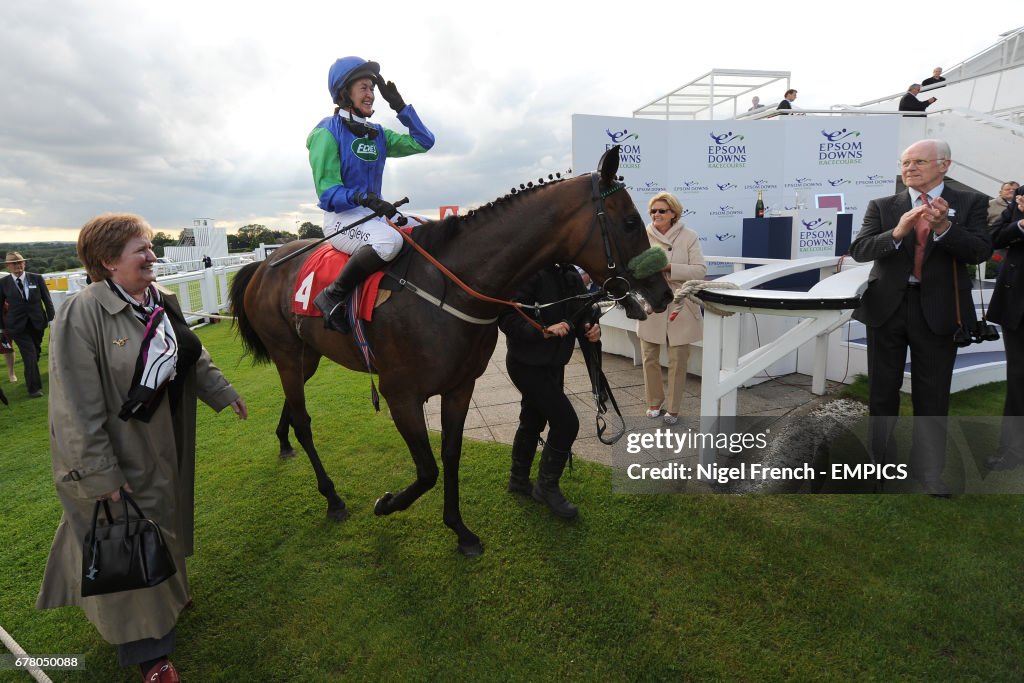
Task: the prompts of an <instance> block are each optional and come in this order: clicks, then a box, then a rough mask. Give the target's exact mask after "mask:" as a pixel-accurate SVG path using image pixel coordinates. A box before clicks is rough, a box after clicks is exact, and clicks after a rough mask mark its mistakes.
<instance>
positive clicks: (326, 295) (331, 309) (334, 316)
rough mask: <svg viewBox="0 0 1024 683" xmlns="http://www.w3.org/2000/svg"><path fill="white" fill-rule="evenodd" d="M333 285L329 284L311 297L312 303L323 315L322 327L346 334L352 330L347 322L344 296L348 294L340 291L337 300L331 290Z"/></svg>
mask: <svg viewBox="0 0 1024 683" xmlns="http://www.w3.org/2000/svg"><path fill="white" fill-rule="evenodd" d="M333 286H334V285H330V286H329V287H326V288H325V289H324V290H323V291H322V292H320V293H319V294H317V295H316V298H315V299H313V304H314V305H315V306H316V307H317V308H319V309H320V312H321V313H323V315H324V327H326V328H327V329H329V330H334V331H335V332H341V333H342V334H348V333H349V332H351V331H352V326H351V325H349V324H348V305H347V304H346V303H345V298H347V296H348V294H347V293H342V295H341V299H340V300H339V298H338V297H337V296H335V295H334V294H333V293H332V292H331V287H333Z"/></svg>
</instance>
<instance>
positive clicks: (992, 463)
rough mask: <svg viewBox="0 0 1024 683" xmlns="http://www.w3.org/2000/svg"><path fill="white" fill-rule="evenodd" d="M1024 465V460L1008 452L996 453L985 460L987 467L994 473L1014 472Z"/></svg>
mask: <svg viewBox="0 0 1024 683" xmlns="http://www.w3.org/2000/svg"><path fill="white" fill-rule="evenodd" d="M1021 465H1024V458H1022V457H1021V456H1020V455H1015V454H1010V453H1007V452H1006V451H996V452H995V453H993V454H992V455H990V456H988V458H986V459H985V467H986V468H988V469H990V470H992V471H993V472H1002V471H1005V470H1012V469H1014V468H1016V467H1020V466H1021Z"/></svg>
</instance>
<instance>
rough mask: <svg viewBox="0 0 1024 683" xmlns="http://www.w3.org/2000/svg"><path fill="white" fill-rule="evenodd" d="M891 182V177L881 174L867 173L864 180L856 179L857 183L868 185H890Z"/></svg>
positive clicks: (855, 182)
mask: <svg viewBox="0 0 1024 683" xmlns="http://www.w3.org/2000/svg"><path fill="white" fill-rule="evenodd" d="M891 183H892V179H891V178H887V177H886V176H884V175H881V174H872V175H866V176H864V179H863V180H856V181H854V184H855V185H868V186H871V187H881V186H882V185H889V184H891Z"/></svg>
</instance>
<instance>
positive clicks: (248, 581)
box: [0, 325, 1024, 682]
mask: <svg viewBox="0 0 1024 683" xmlns="http://www.w3.org/2000/svg"><path fill="white" fill-rule="evenodd" d="M199 334H200V336H201V338H202V339H203V341H204V343H205V344H206V345H207V347H208V348H209V349H210V351H211V353H212V354H213V357H214V359H215V360H216V361H217V362H218V364H219V365H220V367H221V368H222V369H223V370H224V372H225V374H227V375H228V377H229V378H230V379H231V380H232V382H233V383H234V384H235V385H236V386H237V387H238V388H239V390H240V391H241V392H242V394H243V395H244V396H245V398H246V400H247V402H248V403H249V407H250V411H251V417H250V419H249V421H248V422H244V423H243V422H239V421H238V420H237V419H236V418H235V417H234V415H233V414H231V413H230V411H226V412H225V413H222V414H220V415H215V414H213V412H212V411H210V410H209V409H207V408H205V407H204V406H201V407H200V421H199V449H198V450H199V454H198V458H199V465H198V468H199V469H198V484H197V519H196V525H197V528H196V537H197V548H196V554H195V556H194V557H193V558H192V559H191V560H190V562H189V565H188V569H189V576H190V580H191V584H192V591H193V594H194V597H195V606H194V607H193V608H192V609H190V610H188V611H186V612H184V613H183V614H182V616H181V618H180V620H179V622H178V650H177V652H176V654H175V657H174V661H175V663H176V665H177V666H178V667H179V669H180V671H181V672H182V674H183V676H184V678H185V680H186V681H189V682H195V681H201V682H207V681H234V680H249V679H256V680H267V681H334V680H357V681H358V680H396V681H426V680H485V681H486V680H502V681H504V680H556V679H567V680H602V681H604V680H614V681H618V680H668V681H689V680H694V681H707V680H745V681H761V680H800V681H814V680H821V681H832V680H835V681H846V680H866V681H893V680H912V681H916V680H921V681H933V680H943V681H945V680H980V681H1010V680H1021V674H1020V666H1021V665H1020V655H1019V653H1020V652H1022V651H1024V609H1022V608H1024V601H1022V598H1021V590H1020V579H1021V572H1022V568H1024V499H1022V498H1021V497H1019V496H959V497H956V498H954V499H952V500H941V499H935V498H930V497H927V496H915V495H907V496H896V495H892V496H871V495H862V496H852V495H851V496H750V497H745V496H733V497H726V496H683V495H675V496H673V495H665V496H655V495H646V496H643V495H638V496H629V495H616V494H613V493H611V472H610V470H609V469H608V468H606V467H603V466H600V465H595V464H592V463H586V462H578V464H577V467H576V469H575V471H574V472H573V473H572V474H571V475H568V476H567V478H566V479H565V480H564V487H563V488H564V489H565V491H566V493H567V495H568V496H569V498H570V499H572V500H574V501H575V502H577V503H578V504H579V506H580V509H581V514H580V518H579V519H578V520H576V521H575V522H570V523H565V522H562V521H560V520H557V519H555V518H553V517H552V516H551V515H550V514H548V513H547V512H546V511H545V509H543V508H541V507H540V506H539V505H537V504H535V503H533V502H532V501H526V500H523V499H521V498H519V497H513V496H510V495H509V494H507V493H505V491H504V484H505V483H506V481H507V457H508V446H503V445H495V444H486V443H477V442H469V443H467V444H466V447H465V452H464V455H463V462H462V510H463V515H464V517H465V519H466V521H467V523H468V524H469V526H470V527H471V528H472V529H473V530H474V531H476V532H477V533H478V534H480V536H481V538H482V539H483V542H484V545H485V547H486V552H485V553H484V555H483V556H482V557H480V558H477V559H474V560H467V559H466V558H464V557H462V556H461V555H459V554H458V553H457V552H456V551H455V536H454V534H452V533H451V532H450V531H449V530H448V529H447V527H445V526H443V524H442V523H441V503H442V496H441V487H440V485H439V486H438V487H437V488H435V489H434V490H432V491H430V492H429V493H427V494H426V495H425V496H424V497H423V498H421V499H420V500H419V501H418V502H417V503H416V504H415V505H414V506H413V507H412V508H410V509H409V510H408V511H406V512H402V513H397V514H395V515H392V516H390V517H385V518H378V517H375V516H374V515H373V502H374V500H375V499H376V498H377V497H378V496H379V495H380V494H381V493H383V492H384V491H385V490H391V491H395V490H398V489H399V488H401V487H403V486H405V485H406V484H408V483H409V482H410V481H411V480H412V478H413V476H414V469H413V465H412V461H411V459H410V458H409V456H408V453H407V451H406V448H405V445H404V443H403V442H402V440H401V438H400V437H399V436H398V434H397V432H396V430H395V429H394V426H393V424H392V423H391V421H390V420H389V419H388V418H387V417H386V415H385V414H381V415H376V414H374V412H373V410H372V408H371V407H370V405H369V400H368V383H367V381H366V378H365V376H363V375H360V374H356V373H351V372H348V371H345V370H342V369H341V368H339V367H337V366H334V365H331V364H328V363H324V364H323V365H322V366H321V369H320V372H319V373H318V374H317V375H316V376H315V377H314V378H313V379H312V380H311V381H310V384H309V385H308V386H309V400H310V404H311V406H312V408H311V412H312V414H313V420H314V430H315V434H316V435H317V438H318V445H319V448H320V453H321V455H322V457H323V459H324V463H325V466H326V467H327V469H328V471H329V472H330V473H331V474H332V475H333V477H334V479H335V483H336V485H337V487H338V490H339V493H340V494H341V495H342V497H343V498H344V499H345V500H346V502H347V503H348V505H349V507H350V509H351V511H352V516H351V518H350V519H349V520H348V521H346V522H345V523H343V524H335V523H332V522H329V521H328V520H327V519H326V517H325V515H324V512H325V507H326V506H325V504H324V502H323V499H322V498H321V497H320V496H319V494H317V492H316V489H315V480H314V477H313V474H312V470H311V468H310V466H309V462H308V461H307V460H306V459H305V457H304V456H301V455H300V456H299V457H297V458H295V459H293V460H290V461H280V460H279V459H278V458H277V442H276V439H275V438H274V435H273V432H274V428H275V426H276V424H277V418H278V416H279V414H280V408H281V402H282V394H281V390H280V387H279V385H278V381H277V377H276V373H275V371H274V370H273V369H272V368H271V367H266V366H261V367H255V368H254V367H252V366H251V365H250V364H249V362H248V359H244V360H241V359H240V348H241V347H240V344H239V343H238V342H237V341H236V340H235V339H234V337H233V333H232V331H231V330H230V329H229V327H228V326H227V325H214V326H210V327H206V328H203V329H202V330H200V331H199ZM44 360H45V356H44ZM19 374H20V372H19ZM4 388H5V390H6V391H7V393H8V395H9V396H10V397H11V399H12V400H11V404H12V405H11V407H10V408H4V407H3V406H0V443H3V448H2V450H0V501H2V505H3V507H4V509H3V514H2V515H0V539H2V541H3V542H2V543H0V626H3V628H5V629H6V630H7V631H8V632H10V633H11V635H12V636H13V637H14V638H15V639H16V640H17V641H18V642H19V643H20V644H21V645H22V646H23V647H24V648H25V649H26V650H28V651H29V652H30V653H35V654H81V655H84V656H85V660H86V666H87V669H86V670H85V671H78V672H61V671H52V672H50V675H51V677H52V678H53V679H54V680H55V681H62V680H68V681H135V680H138V674H137V672H136V671H132V670H128V669H121V668H119V667H118V666H117V658H116V653H115V649H114V648H113V647H112V646H110V645H108V644H106V643H105V642H103V641H102V639H100V638H99V636H98V635H97V633H96V632H95V630H94V629H93V628H92V626H91V625H90V624H89V623H88V621H87V620H86V619H85V618H84V616H83V615H82V613H81V612H80V611H79V610H78V609H76V608H63V609H59V610H48V611H45V612H40V611H37V610H36V609H35V608H34V606H33V605H34V601H35V597H36V594H37V591H38V587H39V583H40V579H41V576H42V570H43V566H44V563H45V559H46V555H47V552H48V549H49V544H50V541H51V539H52V536H53V531H54V529H55V527H56V525H57V521H58V519H59V517H60V506H59V504H58V501H57V498H56V496H55V494H54V490H53V484H52V481H51V475H50V459H49V446H48V440H47V424H46V404H45V402H44V401H30V400H28V399H27V398H26V397H25V392H24V387H23V385H16V386H11V385H6V384H5V385H4ZM993 391H996V392H997V391H998V388H996V389H994V390H993ZM957 401H958V406H959V401H960V397H957ZM969 403H970V404H971V405H976V404H977V403H978V401H977V400H976V399H972V400H970V401H969ZM958 409H959V408H958ZM988 410H995V412H989V413H986V414H991V415H998V414H999V413H1000V412H1001V403H1000V404H999V407H998V408H988ZM434 442H435V449H436V447H437V446H438V444H439V439H438V438H436V437H435V438H434ZM8 680H10V681H28V680H30V679H29V677H28V675H27V674H24V673H21V672H13V671H3V670H0V681H8Z"/></svg>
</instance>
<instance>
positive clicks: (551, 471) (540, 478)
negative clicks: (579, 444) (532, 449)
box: [533, 444, 579, 519]
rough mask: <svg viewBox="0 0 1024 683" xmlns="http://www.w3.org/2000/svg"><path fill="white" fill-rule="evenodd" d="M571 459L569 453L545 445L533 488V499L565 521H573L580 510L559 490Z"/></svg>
mask: <svg viewBox="0 0 1024 683" xmlns="http://www.w3.org/2000/svg"><path fill="white" fill-rule="evenodd" d="M568 459H569V451H560V450H558V449H555V448H552V447H551V444H545V445H544V450H543V451H542V452H541V454H540V468H539V469H538V471H537V484H536V486H534V487H533V499H534V500H536V501H538V502H540V503H544V504H545V505H547V506H548V507H549V508H551V512H553V513H554V514H555V516H557V517H561V518H563V519H572V518H574V517H575V516H576V513H578V512H579V510H578V509H577V508H576V506H575V505H573V504H572V503H570V502H569V501H568V500H566V499H565V496H564V495H562V490H561V489H560V488H558V480H559V479H561V478H562V470H564V469H565V462H566V460H568Z"/></svg>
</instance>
